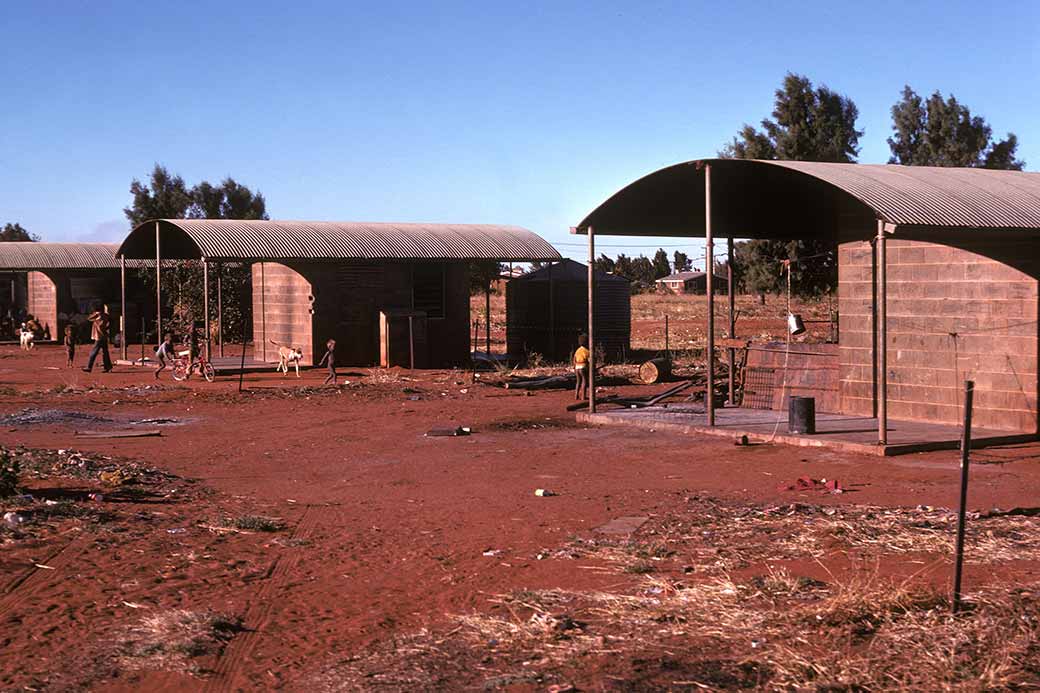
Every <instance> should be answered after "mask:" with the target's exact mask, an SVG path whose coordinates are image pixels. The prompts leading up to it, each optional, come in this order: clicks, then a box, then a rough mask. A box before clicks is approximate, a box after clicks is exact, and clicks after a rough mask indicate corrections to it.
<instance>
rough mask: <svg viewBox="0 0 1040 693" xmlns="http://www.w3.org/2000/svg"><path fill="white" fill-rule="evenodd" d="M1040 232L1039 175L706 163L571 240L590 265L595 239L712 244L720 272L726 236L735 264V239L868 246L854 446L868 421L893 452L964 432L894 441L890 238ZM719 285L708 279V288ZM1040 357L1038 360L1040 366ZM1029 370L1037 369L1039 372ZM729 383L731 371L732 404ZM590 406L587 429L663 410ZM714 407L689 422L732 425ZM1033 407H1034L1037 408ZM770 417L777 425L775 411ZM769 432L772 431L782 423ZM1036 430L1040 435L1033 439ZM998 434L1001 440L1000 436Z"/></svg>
mask: <svg viewBox="0 0 1040 693" xmlns="http://www.w3.org/2000/svg"><path fill="white" fill-rule="evenodd" d="M1038 229H1040V176H1037V174H1026V173H1021V172H1006V171H987V170H979V169H937V168H926V167H917V168H906V167H900V166H871V165H857V164H828V163H810V162H783V161H746V160H720V159H709V160H700V161H692V162H687V163H684V164H678V165H676V166H672V167H669V168H665V169H662V170H660V171H657V172H654V173H652V174H650V175H648V176H646V177H644V178H642V179H640V180H638V181H636V182H634V183H632V184H630V185H629V186H627V187H625V188H623V189H622V190H621V191H619V192H618V193H617V194H615V195H614V196H612V197H611V198H609V199H608V200H607V201H606V202H604V203H603V204H602V205H600V206H599V207H598V208H597V209H596V210H594V211H593V212H592V213H590V214H589V215H588V216H587V217H586V218H585V219H584V220H583V221H582V222H581V223H580V224H579V225H578V226H577V227H575V228H574V229H572V232H574V233H582V234H588V237H589V256H590V259H591V258H593V257H594V256H595V236H596V235H632V236H641V235H642V236H647V235H653V236H679V237H704V238H705V241H706V243H705V245H706V266H708V267H711V266H713V256H714V239H715V237H716V236H720V235H722V236H726V237H727V245H728V246H729V248H730V267H732V262H733V259H732V250H731V249H732V244H733V239H734V238H764V239H776V240H793V239H804V238H817V239H828V240H832V241H834V242H835V244H838V243H849V242H855V241H863V242H869V243H870V244H871V246H872V248H871V254H872V262H873V266H874V269H873V277H872V280H873V281H872V297H871V311H870V312H871V314H870V316H869V320H870V323H871V325H870V330H871V333H872V335H873V337H872V343H871V344H870V351H871V365H872V374H871V380H872V383H871V384H872V390H873V392H872V393H871V394H872V403H871V404H872V412H871V414H872V416H870V417H864V416H862V415H857V416H854V417H850V418H852V419H855V420H856V423H855V425H856V427H857V429H859V430H857V435H856V437H857V438H858V439H859V443H860V444H862V443H863V440H862V439H863V435H864V434H863V431H862V428H863V426H864V422H865V421H867V420H869V421H870V422H871V423H872V424H873V426H872V427H873V429H874V430H875V435H874V444H875V445H876V446H878V447H880V448H881V451H882V453H883V454H884V450H885V449H886V448H888V447H892V449H893V450H895V447H893V446H894V445H899V446H904V445H905V444H906V443H907V442H908V441H907V440H906V439H905V434H906V433H907V432H909V431H916V433H914V434H913V435H914V436H917V437H919V438H921V440H922V441H923V442H927V441H928V440H929V439H931V440H932V442H936V440H935V439H937V438H945V439H948V441H951V442H952V441H955V440H956V438H957V428H956V426H942V425H941V424H938V423H936V424H934V425H933V427H932V428H930V429H928V430H927V432H926V431H925V429H924V428H922V427H921V426H916V425H915V426H908V425H905V424H906V422H899V425H898V428H899V429H900V433H899V434H896V432H895V430H894V427H893V423H894V422H890V421H889V416H888V404H889V398H888V353H887V351H888V346H889V343H890V340H889V335H888V319H887V306H888V300H887V291H888V280H887V277H886V269H887V267H888V264H889V263H888V260H887V252H886V245H887V240H888V239H890V238H892V237H893V236H896V237H897V238H903V239H917V240H922V241H925V242H929V243H953V242H955V241H956V240H957V239H979V238H981V237H983V236H980V235H979V234H985V236H984V238H985V239H986V240H987V242H989V241H993V242H1001V241H1002V240H1003V241H1006V242H1008V243H1015V242H1019V241H1021V240H1022V239H1036V238H1037V236H1038V233H1037V231H1038ZM1004 261H1005V262H1006V260H1004ZM1033 276H1034V277H1035V274H1034V275H1033ZM711 278H712V274H711V273H709V274H708V280H709V282H710V281H711ZM709 287H710V284H709ZM593 291H594V288H593V289H590V295H592V292H593ZM707 297H708V302H709V310H708V321H707V326H706V327H707V338H708V339H707V341H708V352H709V354H711V355H712V356H714V354H715V347H716V345H717V343H718V342H717V340H716V330H715V328H716V326H715V317H714V316H715V313H714V311H715V305H714V304H715V296H714V291H713V290H712V289H711V288H709V289H708V291H707ZM729 303H730V312H729V323H730V325H729V327H730V329H729V336H730V337H734V336H735V335H734V330H733V328H734V325H733V318H734V315H733V304H732V294H731V295H730V300H729ZM1034 317H1035V316H1034ZM595 327H596V325H595V319H594V318H593V317H592V316H591V314H590V325H589V332H590V335H593V334H594V331H595ZM730 344H732V343H730ZM1035 356H1036V355H1035V354H1033V360H1034V361H1035ZM731 359H732V352H731ZM730 363H732V360H730ZM1032 372H1033V373H1035V372H1036V371H1035V366H1034V367H1033V370H1032ZM714 375H715V360H714V358H710V359H709V360H708V378H707V382H708V383H713V382H714ZM732 383H733V368H732V366H731V368H730V404H731V405H732V404H733V398H732V392H733V389H732V388H733V386H732ZM1034 389H1035V388H1034ZM590 404H591V406H590V411H589V413H588V414H583V415H581V416H582V417H583V418H584V419H585V420H588V421H590V422H600V423H602V422H605V421H606V420H608V419H609V420H613V419H624V420H625V421H626V422H631V421H632V420H634V418H638V417H639V416H642V417H643V418H645V419H652V418H654V417H655V416H657V414H659V413H661V412H654V411H652V410H643V411H641V412H638V413H637V412H625V413H623V414H622V413H620V412H609V413H599V412H596V407H595V401H594V400H593V402H591V403H590ZM705 405H706V406H705V410H704V412H703V413H701V414H694V413H692V412H687V413H686V416H688V417H694V416H696V417H700V418H703V421H699V420H698V421H693V420H690V421H688V422H687V425H690V426H694V427H701V428H704V429H705V430H709V431H710V430H713V429H716V428H723V426H722V425H721V424H720V422H718V421H717V420H716V418H717V415H718V412H717V410H718V409H719V407H718V403H717V402H716V401H715V397H714V391H713V388H712V387H710V386H709V387H708V388H707V391H706V393H705ZM1033 406H1034V409H1035V403H1034V405H1033ZM726 411H727V414H726V419H727V424H726V425H725V428H726V429H730V432H728V433H727V435H732V434H733V430H732V429H731V427H732V426H734V425H735V422H737V421H739V420H743V421H744V422H745V423H746V424H747V426H746V428H747V429H748V430H746V431H743V430H741V431H739V432H741V433H744V432H746V433H750V434H752V435H754V436H756V437H759V438H761V437H764V436H763V435H762V433H763V432H762V431H761V430H755V429H756V427H757V426H758V424H754V423H753V420H754V419H756V416H737V417H735V416H734V415H733V413H732V412H731V411H730V410H726ZM674 416H675V414H674V412H673V413H671V414H668V416H667V417H664V418H662V419H661V422H664V421H665V420H666V419H673V418H674ZM838 416H839V417H840V415H838ZM757 418H761V415H760V414H759V415H757ZM832 418H833V417H832ZM771 420H774V421H776V420H778V418H777V416H776V414H775V413H773V414H772V415H771ZM917 423H929V422H917ZM934 426H939V428H935V427H934ZM839 428H840V427H839ZM769 429H770V430H771V431H772V430H773V429H774V426H773V425H771V426H769ZM1035 432H1036V430H1035V426H1034V427H1033V430H1031V431H1030V433H1035ZM980 433H981V432H980ZM999 433H1001V432H1000V431H996V432H994V435H996V434H999ZM893 435H895V437H896V439H897V440H893V441H891V442H892V445H890V441H889V438H890V436H893ZM768 437H773V436H768ZM1001 437H1004V436H1001ZM823 438H824V436H822V435H821V436H816V437H815V439H816V440H822V439H823ZM889 452H890V453H891V450H890V451H889Z"/></svg>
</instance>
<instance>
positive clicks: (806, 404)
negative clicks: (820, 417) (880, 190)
mask: <svg viewBox="0 0 1040 693" xmlns="http://www.w3.org/2000/svg"><path fill="white" fill-rule="evenodd" d="M787 432H788V433H807V434H809V435H812V434H814V433H816V400H815V399H814V398H812V397H791V398H789V399H788V400H787Z"/></svg>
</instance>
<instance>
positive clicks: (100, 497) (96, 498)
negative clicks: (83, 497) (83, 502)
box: [87, 493, 105, 503]
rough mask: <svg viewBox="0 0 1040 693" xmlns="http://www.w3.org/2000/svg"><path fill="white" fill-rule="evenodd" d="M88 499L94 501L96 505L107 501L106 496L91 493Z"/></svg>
mask: <svg viewBox="0 0 1040 693" xmlns="http://www.w3.org/2000/svg"><path fill="white" fill-rule="evenodd" d="M87 498H89V499H90V500H92V501H94V502H95V503H101V502H103V501H104V500H105V496H104V495H103V494H101V493H91V494H90V495H88V496H87Z"/></svg>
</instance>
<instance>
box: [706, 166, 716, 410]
mask: <svg viewBox="0 0 1040 693" xmlns="http://www.w3.org/2000/svg"><path fill="white" fill-rule="evenodd" d="M704 271H705V272H707V274H706V275H705V283H706V290H707V292H708V349H707V357H708V386H707V390H706V391H705V394H704V406H705V409H706V410H707V412H708V425H709V426H714V425H715V282H714V281H713V278H714V277H715V242H714V240H713V239H712V235H711V165H710V164H709V165H707V166H705V167H704Z"/></svg>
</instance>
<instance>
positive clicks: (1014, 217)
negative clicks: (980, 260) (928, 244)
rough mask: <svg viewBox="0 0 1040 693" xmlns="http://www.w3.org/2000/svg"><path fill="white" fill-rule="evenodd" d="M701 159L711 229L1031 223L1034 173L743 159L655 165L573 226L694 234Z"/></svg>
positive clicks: (1036, 201) (1036, 222)
mask: <svg viewBox="0 0 1040 693" xmlns="http://www.w3.org/2000/svg"><path fill="white" fill-rule="evenodd" d="M705 164H710V165H711V169H712V229H713V231H714V232H715V233H716V234H718V235H720V236H728V235H734V236H736V237H740V238H776V237H794V238H797V237H805V236H815V235H820V234H822V233H835V232H840V233H841V234H844V235H862V234H863V233H869V232H870V229H871V227H872V225H873V223H874V221H875V220H876V219H881V220H883V221H886V222H889V223H891V224H895V225H897V226H910V227H916V228H930V229H942V228H960V229H1009V230H1012V229H1013V230H1040V173H1026V172H1023V171H997V170H990V169H981V168H939V167H932V166H896V165H878V164H837V163H824V162H810V161H762V160H745V159H703V160H696V161H690V162H686V163H682V164H677V165H674V166H669V167H667V168H663V169H660V170H659V171H655V172H653V173H651V174H649V175H647V176H644V177H643V178H640V179H639V180H636V181H634V182H633V183H630V184H629V185H627V186H625V187H624V188H622V189H621V190H620V191H618V192H617V193H615V194H614V195H612V196H611V197H610V198H609V199H608V200H606V201H605V202H604V203H603V204H601V205H600V206H599V207H597V208H596V209H595V210H593V211H592V212H591V213H590V214H589V215H588V216H587V217H586V218H585V219H584V220H582V222H581V223H580V224H579V225H578V226H577V227H576V230H577V231H578V232H579V233H584V232H585V230H586V229H587V228H588V227H589V226H593V227H594V228H595V229H596V232H597V233H607V234H631V235H703V233H704V166H705Z"/></svg>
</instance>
